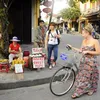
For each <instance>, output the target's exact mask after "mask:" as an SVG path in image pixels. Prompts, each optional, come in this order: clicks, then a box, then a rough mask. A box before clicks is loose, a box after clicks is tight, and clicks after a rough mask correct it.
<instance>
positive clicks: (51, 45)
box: [45, 22, 60, 69]
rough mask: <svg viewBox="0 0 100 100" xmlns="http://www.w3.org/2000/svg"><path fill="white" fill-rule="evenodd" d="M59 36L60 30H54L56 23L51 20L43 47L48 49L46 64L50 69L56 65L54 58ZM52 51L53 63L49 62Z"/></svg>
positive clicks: (56, 56) (55, 57) (55, 58)
mask: <svg viewBox="0 0 100 100" xmlns="http://www.w3.org/2000/svg"><path fill="white" fill-rule="evenodd" d="M59 38H60V32H59V31H58V30H56V24H55V23H54V22H51V23H50V27H49V30H48V31H47V33H46V38H45V48H46V49H47V51H48V65H49V68H50V69H51V68H52V67H54V66H55V65H56V60H57V58H58V44H59V41H58V39H59ZM52 52H53V56H54V60H53V63H51V55H52Z"/></svg>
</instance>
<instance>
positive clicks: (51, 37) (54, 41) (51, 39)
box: [46, 30, 60, 45]
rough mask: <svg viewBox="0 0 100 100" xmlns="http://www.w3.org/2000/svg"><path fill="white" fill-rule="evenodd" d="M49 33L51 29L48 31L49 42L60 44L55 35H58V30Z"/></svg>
mask: <svg viewBox="0 0 100 100" xmlns="http://www.w3.org/2000/svg"><path fill="white" fill-rule="evenodd" d="M57 31H58V34H60V32H59V30H57ZM48 33H49V31H47V33H46V35H47V37H48V35H49V41H48V44H51V45H56V44H58V39H57V38H56V37H55V35H57V32H56V30H54V32H52V31H51V32H50V34H48Z"/></svg>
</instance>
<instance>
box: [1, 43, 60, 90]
mask: <svg viewBox="0 0 100 100" xmlns="http://www.w3.org/2000/svg"><path fill="white" fill-rule="evenodd" d="M32 46H33V45H32V44H29V45H22V49H23V50H26V51H27V50H29V51H30V52H31V50H32ZM56 66H57V67H55V68H53V69H52V70H50V69H49V68H47V65H46V68H44V69H41V70H40V71H39V72H38V71H37V70H31V69H29V68H24V73H23V74H15V73H14V72H9V73H6V72H1V73H0V90H2V89H14V88H19V87H28V86H35V85H41V84H45V83H49V81H50V78H51V76H52V75H53V73H54V72H55V71H56V70H57V69H59V68H60V67H59V64H58V65H56Z"/></svg>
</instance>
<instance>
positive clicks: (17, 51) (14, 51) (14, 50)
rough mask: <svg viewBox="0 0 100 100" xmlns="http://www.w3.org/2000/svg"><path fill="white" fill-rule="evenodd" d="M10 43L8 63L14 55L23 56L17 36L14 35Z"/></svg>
mask: <svg viewBox="0 0 100 100" xmlns="http://www.w3.org/2000/svg"><path fill="white" fill-rule="evenodd" d="M11 41H12V43H11V44H10V45H9V53H10V54H9V64H11V63H12V60H13V59H14V58H15V57H18V58H19V59H22V58H23V54H22V49H21V46H20V44H19V43H17V42H19V41H20V40H18V38H17V37H16V36H14V37H13V38H12V39H11Z"/></svg>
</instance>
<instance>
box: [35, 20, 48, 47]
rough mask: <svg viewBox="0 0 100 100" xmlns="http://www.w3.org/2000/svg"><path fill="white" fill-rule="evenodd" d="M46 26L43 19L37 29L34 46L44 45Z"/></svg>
mask: <svg viewBox="0 0 100 100" xmlns="http://www.w3.org/2000/svg"><path fill="white" fill-rule="evenodd" d="M46 30H47V29H46V27H45V23H44V21H43V20H40V21H39V26H38V27H37V29H36V33H35V38H34V47H43V48H44V44H45V34H46Z"/></svg>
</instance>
